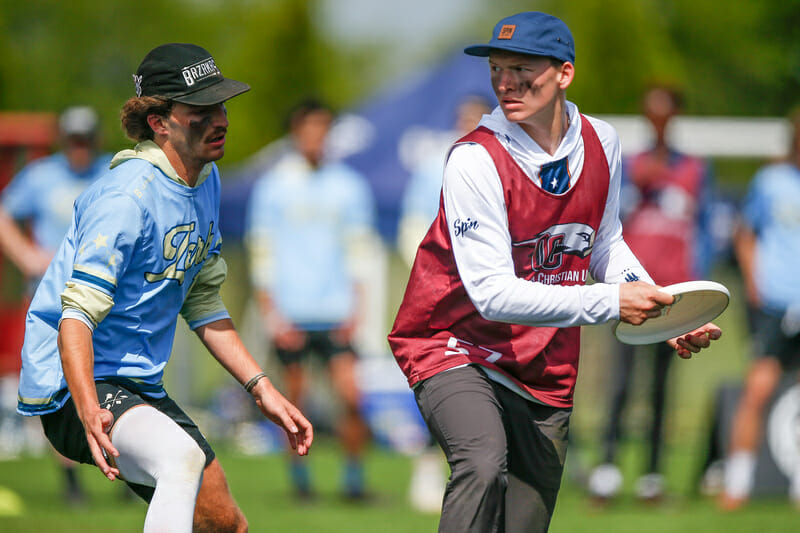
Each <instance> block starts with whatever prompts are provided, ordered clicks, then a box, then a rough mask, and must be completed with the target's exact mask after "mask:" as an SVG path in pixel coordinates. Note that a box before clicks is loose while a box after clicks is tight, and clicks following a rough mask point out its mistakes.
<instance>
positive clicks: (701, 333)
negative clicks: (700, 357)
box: [667, 322, 722, 359]
mask: <svg viewBox="0 0 800 533" xmlns="http://www.w3.org/2000/svg"><path fill="white" fill-rule="evenodd" d="M721 336H722V330H721V329H719V327H717V326H716V325H714V324H712V323H711V322H709V323H708V324H706V325H704V326H701V327H699V328H697V329H696V330H694V331H690V332H689V333H686V334H685V335H681V336H680V337H674V338H672V339H670V340H668V341H667V344H669V345H670V346H672V348H673V349H674V350H675V351H676V352H678V356H679V357H682V358H683V359H690V358H691V357H692V354H695V353H697V352H699V351H700V350H702V349H703V348H708V347H709V346H710V345H711V341H715V340H717V339H719V338H720V337H721Z"/></svg>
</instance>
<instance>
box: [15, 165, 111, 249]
mask: <svg viewBox="0 0 800 533" xmlns="http://www.w3.org/2000/svg"><path fill="white" fill-rule="evenodd" d="M109 163H111V154H103V155H100V156H98V157H97V158H95V159H94V161H93V162H92V164H91V165H90V166H89V168H87V169H86V170H85V171H84V172H75V171H74V170H73V169H72V168H70V165H69V161H68V160H67V158H66V156H65V155H64V154H63V153H57V154H53V155H51V156H48V157H43V158H41V159H37V160H36V161H33V162H32V163H30V164H29V165H27V166H26V167H25V168H23V169H22V170H21V171H20V172H19V173H18V174H17V175H16V176H14V179H12V180H11V182H10V183H9V184H8V186H7V187H6V188H5V189H3V199H2V203H3V209H5V210H6V212H8V214H9V215H10V216H11V217H12V218H14V219H16V220H30V221H31V229H32V232H33V240H34V242H35V243H36V244H37V245H38V246H41V247H42V248H44V249H45V250H48V251H49V252H51V253H55V251H56V250H58V247H59V246H60V245H61V241H62V240H63V239H64V235H66V233H67V230H68V229H69V225H70V223H71V222H72V205H73V203H74V202H75V199H76V198H77V197H78V195H79V194H80V193H82V192H83V191H84V189H86V187H87V186H88V185H89V184H90V183H92V182H93V181H94V180H95V179H97V178H98V177H100V176H101V175H102V174H103V173H104V172H107V171H108V166H109Z"/></svg>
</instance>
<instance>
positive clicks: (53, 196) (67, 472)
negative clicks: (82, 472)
mask: <svg viewBox="0 0 800 533" xmlns="http://www.w3.org/2000/svg"><path fill="white" fill-rule="evenodd" d="M58 133H59V141H60V145H61V151H59V152H57V153H55V154H53V155H50V156H48V157H43V158H40V159H36V160H35V161H33V162H31V163H30V164H28V165H26V166H25V167H24V168H23V169H22V170H21V171H20V172H19V173H18V174H17V175H16V176H14V178H13V179H12V180H11V182H10V183H9V184H8V186H7V187H6V188H5V189H3V196H2V204H0V250H1V251H2V252H3V255H4V256H6V257H8V258H9V260H10V261H11V262H12V263H14V266H16V267H17V268H18V269H19V270H20V272H22V274H23V275H24V276H25V277H26V278H27V280H28V282H29V283H28V292H29V293H30V294H33V290H34V289H35V288H36V285H37V284H38V282H39V279H40V278H41V276H42V275H43V274H44V271H45V270H46V269H47V266H48V265H49V264H50V260H51V259H52V258H53V256H54V255H55V253H56V250H58V247H59V246H60V245H61V241H62V240H63V239H64V236H65V235H66V234H67V230H69V226H70V222H71V221H72V205H73V203H74V202H75V199H76V198H77V196H78V195H79V194H80V193H81V192H83V190H84V189H86V187H88V186H89V185H90V184H91V183H92V182H93V181H94V180H96V179H97V178H98V177H100V175H102V174H103V173H104V172H106V171H107V170H108V165H109V163H110V162H111V154H105V153H99V152H98V149H99V145H100V129H99V120H98V116H97V113H96V112H95V110H94V109H92V108H91V107H88V106H75V107H70V108H67V109H66V110H64V112H63V113H61V115H60V117H59V120H58ZM20 223H22V224H27V225H29V226H30V230H31V235H30V237H29V236H28V235H27V233H26V232H25V231H24V228H23V226H22V225H21V224H20ZM22 323H23V317H22V316H20V325H21V324H22ZM18 342H19V345H21V344H22V335H20V336H19V340H18ZM19 345H17V347H16V350H15V352H14V353H13V357H14V362H13V365H2V364H0V367H3V366H10V367H11V368H13V369H15V370H14V373H13V375H8V376H0V391H3V390H8V391H13V392H14V393H13V394H12V395H9V394H0V398H3V399H4V400H3V403H4V405H2V406H0V433H1V434H0V440H3V441H5V440H6V439H11V442H12V443H18V444H16V445H17V446H19V445H21V444H22V443H23V442H22V441H23V440H24V439H23V437H21V436H22V435H25V432H24V431H23V430H22V427H21V426H22V424H21V422H22V421H21V420H20V417H19V416H17V415H16V413H14V409H15V407H16V400H15V397H16V390H17V388H18V387H19V369H20V364H21V362H20V361H19ZM0 357H3V356H2V355H0ZM5 398H9V400H10V403H9V404H8V405H7V406H6V405H5ZM6 413H8V416H6ZM59 459H60V461H61V465H62V467H63V472H64V481H65V492H64V497H65V500H66V501H67V503H68V504H70V505H72V504H80V503H82V502H84V501H85V498H86V497H85V492H84V490H83V489H82V488H81V484H80V483H79V478H78V474H77V472H76V468H75V464H74V463H73V462H72V461H69V460H65V459H63V458H61V457H59Z"/></svg>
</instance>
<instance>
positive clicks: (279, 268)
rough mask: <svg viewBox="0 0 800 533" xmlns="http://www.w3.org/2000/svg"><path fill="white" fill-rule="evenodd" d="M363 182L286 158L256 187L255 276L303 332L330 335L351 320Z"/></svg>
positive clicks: (370, 216) (365, 204)
mask: <svg viewBox="0 0 800 533" xmlns="http://www.w3.org/2000/svg"><path fill="white" fill-rule="evenodd" d="M374 216H375V215H374V202H373V199H372V192H371V190H370V188H369V185H368V184H367V182H366V180H365V179H364V178H363V177H362V176H361V175H360V174H358V173H356V172H355V171H354V170H352V169H350V168H349V167H347V166H345V165H343V164H339V163H328V164H323V165H322V166H321V167H319V168H316V169H315V168H312V167H311V166H310V165H309V164H308V163H307V162H306V160H305V159H304V158H303V157H302V156H300V155H299V154H297V153H294V152H293V153H289V154H287V155H286V156H284V157H283V158H282V160H281V161H279V162H278V163H277V164H276V165H275V166H274V167H273V168H272V169H270V171H268V172H267V173H266V174H265V175H263V176H262V177H261V178H259V179H258V181H257V182H256V184H255V186H254V188H253V192H252V196H251V198H250V202H249V205H248V213H247V230H246V231H247V239H248V244H249V246H250V251H251V259H252V261H251V263H252V267H251V275H252V277H253V284H254V285H255V287H256V288H258V289H261V290H265V291H268V292H269V293H270V295H271V297H272V298H273V301H274V303H275V305H276V306H277V309H278V311H279V312H280V313H281V314H282V315H283V316H284V317H285V318H286V319H288V320H290V321H291V322H293V323H294V324H297V325H301V326H302V327H303V329H306V330H311V329H330V327H332V326H335V325H337V324H340V323H342V322H344V321H345V320H347V319H348V318H349V317H351V316H352V315H353V313H354V306H355V300H354V276H353V269H352V265H351V264H349V259H350V258H349V257H348V256H350V255H351V251H352V250H351V249H350V248H351V247H353V246H358V245H359V244H358V243H360V242H363V240H362V237H364V236H365V235H370V234H371V231H372V228H373V224H374Z"/></svg>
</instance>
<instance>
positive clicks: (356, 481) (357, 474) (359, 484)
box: [344, 457, 364, 498]
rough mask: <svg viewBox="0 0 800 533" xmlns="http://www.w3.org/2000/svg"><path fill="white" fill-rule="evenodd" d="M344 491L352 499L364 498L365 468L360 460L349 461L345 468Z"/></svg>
mask: <svg viewBox="0 0 800 533" xmlns="http://www.w3.org/2000/svg"><path fill="white" fill-rule="evenodd" d="M344 491H345V495H347V496H348V497H351V498H360V497H362V496H364V466H363V464H362V462H361V460H360V459H356V458H353V457H350V458H348V459H347V461H346V463H345V467H344Z"/></svg>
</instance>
